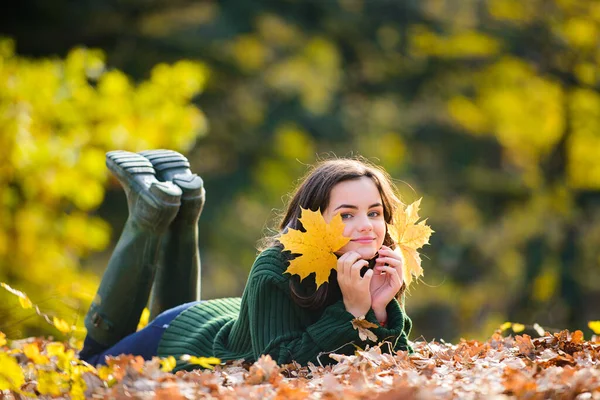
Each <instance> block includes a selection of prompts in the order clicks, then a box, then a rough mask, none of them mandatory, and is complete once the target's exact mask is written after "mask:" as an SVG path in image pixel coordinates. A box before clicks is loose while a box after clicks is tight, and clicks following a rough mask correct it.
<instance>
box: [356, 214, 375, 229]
mask: <svg viewBox="0 0 600 400" xmlns="http://www.w3.org/2000/svg"><path fill="white" fill-rule="evenodd" d="M357 229H358V230H359V231H360V232H365V231H366V232H368V231H370V230H372V229H373V224H371V220H370V219H369V217H368V216H364V217H361V218H360V220H359V221H358V226H357Z"/></svg>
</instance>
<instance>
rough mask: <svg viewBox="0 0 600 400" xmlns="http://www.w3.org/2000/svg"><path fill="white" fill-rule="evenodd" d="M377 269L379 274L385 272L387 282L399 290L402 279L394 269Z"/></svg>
mask: <svg viewBox="0 0 600 400" xmlns="http://www.w3.org/2000/svg"><path fill="white" fill-rule="evenodd" d="M377 269H378V270H379V272H380V273H382V272H385V273H386V274H387V275H388V277H389V281H391V282H393V283H394V285H393V286H397V287H398V289H400V286H402V278H401V277H400V274H399V273H398V270H397V269H396V268H394V267H388V266H382V267H377ZM389 281H388V282H389Z"/></svg>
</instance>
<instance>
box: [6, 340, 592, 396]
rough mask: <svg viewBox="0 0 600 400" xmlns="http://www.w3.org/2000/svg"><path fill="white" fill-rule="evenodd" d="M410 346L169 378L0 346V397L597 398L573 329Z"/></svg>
mask: <svg viewBox="0 0 600 400" xmlns="http://www.w3.org/2000/svg"><path fill="white" fill-rule="evenodd" d="M413 347H414V349H415V352H414V353H413V354H409V353H407V352H404V351H399V352H397V353H396V354H389V353H388V351H387V349H388V348H389V345H388V344H387V343H383V344H381V345H380V346H375V347H371V348H366V349H364V350H357V351H356V352H355V354H354V355H351V356H346V355H339V354H323V355H321V357H320V360H321V361H322V362H323V363H324V364H325V361H326V360H325V359H326V358H331V359H334V360H336V361H337V363H336V364H334V365H329V366H324V367H323V366H320V365H314V364H309V365H308V366H305V367H302V366H300V365H298V364H288V365H281V366H278V365H277V364H276V363H275V362H274V361H273V360H272V359H271V358H270V357H269V356H263V357H261V358H260V359H259V360H258V361H257V362H255V363H254V364H252V365H247V364H244V363H243V362H242V361H238V362H233V363H229V364H227V365H223V366H216V367H215V369H214V370H212V371H211V370H196V371H192V372H184V371H180V372H177V373H176V374H172V373H170V372H169V371H170V369H171V368H172V365H170V362H169V360H168V359H162V360H161V359H158V358H154V359H153V360H151V361H144V360H143V359H141V357H134V356H119V357H115V358H109V361H108V366H104V367H98V368H94V367H93V366H91V365H88V364H86V363H84V362H82V361H80V360H78V359H77V357H76V352H75V350H74V349H73V348H70V346H69V345H67V344H62V343H56V342H51V341H47V340H42V339H39V338H30V339H23V340H19V341H12V343H10V345H7V343H4V344H3V346H2V347H0V366H1V367H0V389H4V391H3V392H0V393H2V395H3V398H5V399H25V398H31V397H36V396H38V397H39V398H45V399H50V398H66V397H68V396H70V397H71V398H84V397H86V398H94V399H115V398H116V399H120V398H123V399H124V398H134V399H188V398H207V399H304V398H315V399H375V400H384V399H396V398H406V399H413V398H414V399H416V398H419V399H423V398H425V399H429V398H444V399H445V398H453V399H469V398H528V399H543V398H559V399H567V398H568V399H572V398H577V399H598V398H600V367H599V366H600V338H599V337H597V336H593V337H592V338H591V340H588V341H586V340H584V337H583V334H582V332H581V331H575V332H573V333H569V332H568V331H562V332H559V333H554V334H550V333H548V332H546V333H545V334H544V336H541V337H537V338H531V337H530V336H528V335H527V334H523V335H516V336H514V337H513V336H502V335H501V334H500V331H497V332H496V333H494V335H493V336H492V337H491V338H490V339H488V340H487V341H486V342H478V341H474V340H472V341H467V340H461V341H460V342H459V343H457V344H450V343H444V342H441V343H440V342H435V341H432V342H424V341H417V342H414V343H413ZM15 379H16V380H15ZM19 379H20V380H19ZM11 385H12V386H11ZM15 386H16V387H15ZM9 388H12V390H8V389H9Z"/></svg>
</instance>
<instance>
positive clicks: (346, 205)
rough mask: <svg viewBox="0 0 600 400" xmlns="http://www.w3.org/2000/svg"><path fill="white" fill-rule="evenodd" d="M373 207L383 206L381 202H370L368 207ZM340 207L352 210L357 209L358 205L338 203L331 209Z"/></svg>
mask: <svg viewBox="0 0 600 400" xmlns="http://www.w3.org/2000/svg"><path fill="white" fill-rule="evenodd" d="M375 207H383V204H381V203H375V204H371V205H370V206H369V208H375ZM340 208H351V209H353V210H358V207H356V206H353V205H352V204H340V205H339V206H337V207H336V208H335V209H334V210H333V211H335V210H339V209H340Z"/></svg>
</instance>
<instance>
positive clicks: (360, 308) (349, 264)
mask: <svg viewBox="0 0 600 400" xmlns="http://www.w3.org/2000/svg"><path fill="white" fill-rule="evenodd" d="M367 265H369V262H368V261H366V260H362V259H361V258H360V254H358V253H357V252H355V251H349V252H347V253H344V254H343V255H342V256H341V257H340V258H339V259H338V262H337V280H338V284H339V285H340V290H341V291H342V296H343V298H344V305H345V306H346V311H348V312H349V313H350V314H352V315H354V316H355V317H357V318H358V317H360V316H363V315H365V314H366V313H367V312H368V311H369V309H370V308H371V293H370V292H369V287H370V284H371V277H372V276H373V271H372V270H368V271H367V272H366V273H365V275H364V277H361V276H360V270H361V268H362V267H365V266H367Z"/></svg>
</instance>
